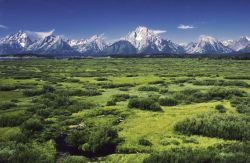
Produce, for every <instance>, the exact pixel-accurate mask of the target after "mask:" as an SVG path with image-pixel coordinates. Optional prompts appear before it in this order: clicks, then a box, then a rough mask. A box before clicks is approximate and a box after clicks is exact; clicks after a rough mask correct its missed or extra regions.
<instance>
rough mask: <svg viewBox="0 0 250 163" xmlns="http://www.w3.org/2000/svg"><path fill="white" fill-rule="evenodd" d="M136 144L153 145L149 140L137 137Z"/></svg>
mask: <svg viewBox="0 0 250 163" xmlns="http://www.w3.org/2000/svg"><path fill="white" fill-rule="evenodd" d="M138 144H139V145H143V146H152V145H153V144H152V143H151V142H150V141H149V140H147V139H144V138H141V139H139V141H138Z"/></svg>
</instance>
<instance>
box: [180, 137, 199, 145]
mask: <svg viewBox="0 0 250 163" xmlns="http://www.w3.org/2000/svg"><path fill="white" fill-rule="evenodd" d="M182 142H183V143H193V144H199V142H198V141H197V140H196V139H194V138H186V137H185V138H184V139H183V140H182Z"/></svg>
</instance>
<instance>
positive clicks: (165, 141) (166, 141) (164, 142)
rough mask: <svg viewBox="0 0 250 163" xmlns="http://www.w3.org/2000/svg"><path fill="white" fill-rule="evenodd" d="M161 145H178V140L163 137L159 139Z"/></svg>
mask: <svg viewBox="0 0 250 163" xmlns="http://www.w3.org/2000/svg"><path fill="white" fill-rule="evenodd" d="M160 143H161V145H163V146H167V145H171V144H172V145H179V144H180V142H179V141H177V140H175V139H167V138H164V139H162V140H161V141H160Z"/></svg>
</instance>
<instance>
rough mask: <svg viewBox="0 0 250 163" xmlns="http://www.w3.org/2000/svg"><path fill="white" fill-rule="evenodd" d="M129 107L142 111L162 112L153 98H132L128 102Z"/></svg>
mask: <svg viewBox="0 0 250 163" xmlns="http://www.w3.org/2000/svg"><path fill="white" fill-rule="evenodd" d="M128 107H129V108H139V109H142V110H151V111H162V108H161V107H160V105H159V104H158V103H157V102H156V101H155V100H154V99H152V98H132V99H130V100H129V102H128Z"/></svg>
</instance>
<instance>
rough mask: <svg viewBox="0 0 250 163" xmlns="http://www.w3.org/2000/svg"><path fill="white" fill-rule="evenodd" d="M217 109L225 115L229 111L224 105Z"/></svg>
mask: <svg viewBox="0 0 250 163" xmlns="http://www.w3.org/2000/svg"><path fill="white" fill-rule="evenodd" d="M215 109H216V110H218V111H219V112H220V113H225V112H226V111H227V109H226V108H225V107H224V106H223V105H216V106H215Z"/></svg>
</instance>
